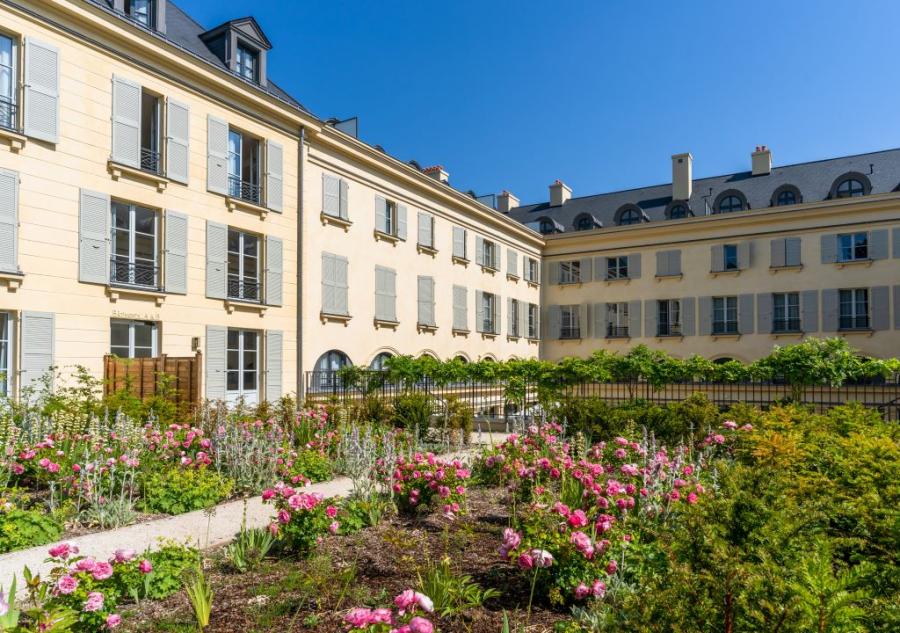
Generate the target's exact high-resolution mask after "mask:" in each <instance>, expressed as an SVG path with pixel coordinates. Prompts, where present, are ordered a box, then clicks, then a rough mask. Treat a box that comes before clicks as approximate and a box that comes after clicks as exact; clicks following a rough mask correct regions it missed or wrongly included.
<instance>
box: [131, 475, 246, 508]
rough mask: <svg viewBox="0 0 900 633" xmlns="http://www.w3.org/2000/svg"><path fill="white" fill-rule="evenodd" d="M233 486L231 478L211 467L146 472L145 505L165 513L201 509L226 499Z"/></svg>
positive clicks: (143, 504) (144, 506)
mask: <svg viewBox="0 0 900 633" xmlns="http://www.w3.org/2000/svg"><path fill="white" fill-rule="evenodd" d="M231 488H232V482H231V480H230V479H227V478H225V477H223V476H222V475H220V474H219V473H217V472H216V471H215V470H213V469H211V468H207V467H200V468H178V467H175V468H169V469H167V470H164V471H162V472H159V471H156V472H150V473H148V474H147V475H146V477H145V479H144V481H143V500H142V506H143V508H144V509H145V510H147V511H149V512H162V513H164V514H181V513H183V512H190V511H192V510H202V509H203V508H208V507H210V506H213V505H215V504H217V503H218V502H220V501H222V500H223V499H226V498H227V497H228V495H229V494H230V493H231Z"/></svg>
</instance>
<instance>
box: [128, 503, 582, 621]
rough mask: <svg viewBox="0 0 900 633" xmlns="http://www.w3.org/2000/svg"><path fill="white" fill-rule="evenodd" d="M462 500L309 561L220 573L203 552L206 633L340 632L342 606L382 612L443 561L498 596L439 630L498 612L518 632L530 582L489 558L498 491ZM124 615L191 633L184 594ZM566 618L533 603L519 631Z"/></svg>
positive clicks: (502, 509)
mask: <svg viewBox="0 0 900 633" xmlns="http://www.w3.org/2000/svg"><path fill="white" fill-rule="evenodd" d="M467 496H468V497H469V499H468V512H467V514H466V515H463V516H460V517H457V518H456V519H455V520H453V521H449V520H447V519H446V518H444V517H442V516H440V515H439V514H432V515H426V516H422V517H417V518H413V519H409V518H404V517H391V518H389V519H386V520H383V521H382V522H381V523H380V524H379V525H378V526H376V527H373V528H368V529H365V530H362V531H360V532H357V533H355V534H352V535H349V536H330V537H327V538H325V539H324V541H323V542H322V544H321V545H320V546H319V548H318V551H317V553H316V554H314V555H313V556H312V557H310V558H309V559H305V560H290V559H281V560H271V561H266V562H265V563H264V564H263V565H262V566H260V568H258V569H256V570H254V571H252V572H248V573H245V574H238V573H235V572H232V571H229V570H228V569H227V568H226V566H225V565H224V564H223V563H222V557H221V552H208V553H207V555H208V557H209V560H208V561H207V562H206V566H207V578H208V579H209V582H210V584H211V586H212V588H213V592H214V599H213V613H212V617H211V619H210V625H209V628H207V629H206V631H207V633H257V632H258V633H262V632H265V631H279V632H301V631H302V632H306V633H340V632H343V631H346V630H347V628H348V627H347V626H346V625H345V624H344V622H343V616H344V615H345V614H346V613H347V611H348V610H349V609H351V608H353V607H357V606H373V607H374V606H389V605H390V604H391V602H392V600H393V598H394V596H396V595H397V594H398V593H400V592H401V591H403V590H404V589H407V588H415V587H416V581H417V573H418V571H419V570H421V569H422V568H423V567H424V566H425V565H426V564H427V562H428V561H434V562H437V561H440V560H441V559H443V558H444V557H445V556H449V558H450V560H451V566H452V568H453V569H454V571H455V572H456V573H458V574H465V575H470V576H471V577H472V578H473V580H475V581H476V582H477V583H478V584H480V585H481V587H482V588H488V587H492V588H494V589H496V590H498V591H499V592H500V594H499V596H497V597H494V598H491V599H489V600H488V601H486V602H485V604H484V605H483V606H481V607H477V608H473V609H469V610H467V611H466V612H465V613H463V614H460V615H457V616H455V617H448V618H432V620H433V622H434V623H435V624H436V629H437V630H438V631H440V633H457V632H459V633H500V631H501V627H502V618H503V612H504V611H505V612H506V613H507V615H508V617H509V622H510V629H511V630H513V631H515V630H516V628H515V625H517V624H518V625H521V626H523V627H524V625H525V623H526V617H527V613H526V609H527V605H528V595H529V591H530V577H529V576H528V575H527V574H522V573H520V572H519V571H518V570H517V569H515V567H514V566H513V565H511V564H510V563H507V562H505V561H503V560H501V559H500V557H499V555H498V553H497V550H498V547H499V545H500V534H501V532H502V530H503V528H504V527H506V526H507V525H508V520H509V511H508V507H509V504H508V501H507V496H506V493H505V492H504V491H502V490H499V489H481V488H473V489H470V492H469V494H468V495H467ZM536 599H537V598H536ZM124 612H125V614H126V617H125V618H124V622H123V627H122V628H123V629H124V630H125V631H128V632H135V633H137V632H138V631H140V632H142V633H161V632H163V631H166V632H171V633H180V632H182V631H184V632H187V631H194V630H195V625H194V624H193V615H192V613H191V608H190V604H189V603H188V601H187V598H186V597H185V595H184V593H183V592H180V593H178V594H176V595H174V596H172V597H170V598H168V599H166V600H162V601H159V602H149V601H148V602H144V603H142V604H141V605H139V606H137V607H132V608H131V609H130V610H129V609H127V608H126V609H125V610H124ZM565 619H567V616H566V612H565V610H559V611H556V610H553V609H552V608H550V607H549V606H546V605H540V604H535V605H534V607H533V608H532V613H531V616H530V620H529V621H528V626H527V629H526V630H527V631H528V633H543V632H548V631H551V630H552V629H553V625H554V623H555V622H558V621H560V620H565ZM520 630H521V629H520Z"/></svg>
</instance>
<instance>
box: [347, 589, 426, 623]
mask: <svg viewBox="0 0 900 633" xmlns="http://www.w3.org/2000/svg"><path fill="white" fill-rule="evenodd" d="M433 611H434V604H433V603H432V601H431V598H429V597H428V596H426V595H424V594H422V593H419V592H418V591H413V590H412V589H406V590H405V591H403V592H402V593H400V594H399V595H398V596H397V597H396V598H394V609H387V608H379V609H366V608H356V609H351V610H350V611H349V612H348V613H347V615H345V616H344V622H346V623H347V625H348V626H349V627H350V628H349V629H348V633H434V632H435V628H434V625H433V624H432V623H431V621H430V620H429V619H428V618H427V617H424V614H430V613H432V612H433ZM420 612H421V613H422V614H423V615H420Z"/></svg>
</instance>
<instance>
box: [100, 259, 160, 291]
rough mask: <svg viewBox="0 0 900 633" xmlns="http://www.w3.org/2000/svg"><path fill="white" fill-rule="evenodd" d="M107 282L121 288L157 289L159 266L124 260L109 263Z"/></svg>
mask: <svg viewBox="0 0 900 633" xmlns="http://www.w3.org/2000/svg"><path fill="white" fill-rule="evenodd" d="M109 281H110V283H112V284H118V285H123V286H140V287H141V288H148V289H153V290H158V289H159V266H157V265H156V263H155V262H130V261H128V260H126V259H116V258H115V257H114V258H113V259H112V260H111V261H110V270H109Z"/></svg>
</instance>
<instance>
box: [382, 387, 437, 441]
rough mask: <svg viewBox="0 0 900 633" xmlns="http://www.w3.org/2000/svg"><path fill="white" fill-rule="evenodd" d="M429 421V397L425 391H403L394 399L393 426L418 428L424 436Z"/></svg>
mask: <svg viewBox="0 0 900 633" xmlns="http://www.w3.org/2000/svg"><path fill="white" fill-rule="evenodd" d="M430 421H431V397H430V396H429V395H428V394H425V393H405V394H403V395H400V396H397V398H396V399H395V400H394V417H393V420H392V422H393V424H394V426H397V427H400V428H403V429H408V430H409V431H412V430H414V429H418V431H419V437H425V433H426V432H427V431H428V425H429V423H430Z"/></svg>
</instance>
